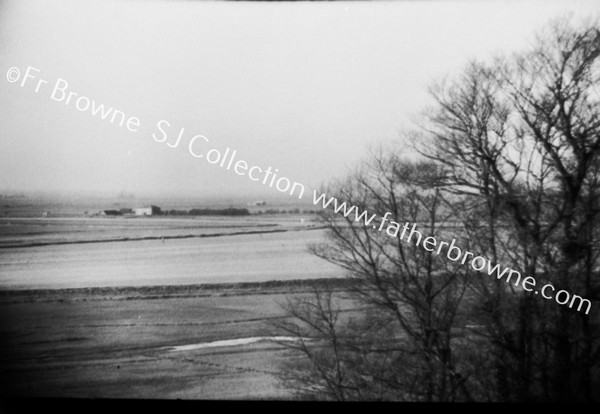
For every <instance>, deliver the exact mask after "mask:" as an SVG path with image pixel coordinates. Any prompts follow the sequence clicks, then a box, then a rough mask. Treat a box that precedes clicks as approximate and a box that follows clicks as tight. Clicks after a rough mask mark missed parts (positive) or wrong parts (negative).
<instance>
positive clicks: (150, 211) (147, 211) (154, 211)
mask: <svg viewBox="0 0 600 414" xmlns="http://www.w3.org/2000/svg"><path fill="white" fill-rule="evenodd" d="M134 212H135V215H136V216H155V215H158V214H160V207H156V206H149V207H140V208H136V209H135V210H134Z"/></svg>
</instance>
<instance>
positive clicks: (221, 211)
mask: <svg viewBox="0 0 600 414" xmlns="http://www.w3.org/2000/svg"><path fill="white" fill-rule="evenodd" d="M316 213H317V212H316V211H315V210H300V209H299V208H294V209H290V210H285V209H281V210H279V209H268V210H264V211H263V210H258V211H257V212H255V213H251V212H250V211H249V210H248V209H247V208H233V207H229V208H216V209H215V208H193V209H191V210H165V211H164V212H163V213H162V214H163V215H165V216H249V215H251V214H255V215H262V214H316Z"/></svg>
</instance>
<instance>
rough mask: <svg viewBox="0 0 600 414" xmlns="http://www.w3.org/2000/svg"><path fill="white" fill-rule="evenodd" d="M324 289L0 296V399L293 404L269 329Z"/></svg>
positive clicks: (282, 353)
mask: <svg viewBox="0 0 600 414" xmlns="http://www.w3.org/2000/svg"><path fill="white" fill-rule="evenodd" d="M323 282H325V283H334V285H335V283H336V282H335V281H333V282H332V281H317V280H313V281H297V282H278V283H273V282H271V283H257V284H242V285H235V284H231V285H204V286H198V285H196V286H179V287H168V286H160V287H158V286H157V287H147V288H104V289H99V288H89V289H70V290H46V291H40V290H38V291H11V292H6V291H5V292H2V293H1V294H0V315H2V323H1V324H0V344H1V345H2V350H3V352H2V353H1V354H0V396H2V397H7V396H27V397H85V398H88V397H99V398H162V399H174V398H181V399H292V398H293V397H294V395H293V391H292V390H290V389H286V388H284V387H283V385H282V384H281V383H280V382H279V380H278V377H277V372H278V371H280V370H281V368H282V366H281V364H282V363H283V362H284V361H289V360H290V358H294V355H293V354H292V353H291V351H289V350H288V349H286V348H285V347H283V346H282V345H281V344H278V343H276V342H273V341H271V340H269V338H270V337H273V336H279V335H282V333H281V332H278V330H277V328H276V327H275V326H274V325H273V322H275V321H278V320H280V319H281V318H282V317H283V316H284V311H283V309H282V307H281V305H282V304H284V303H285V302H286V301H287V300H288V298H290V297H292V296H299V295H306V294H308V292H309V291H310V290H311V289H314V288H315V287H317V288H318V287H319V286H323ZM341 306H342V307H344V306H345V307H346V308H347V309H348V310H350V309H351V308H350V302H347V303H345V304H344V303H342V304H341ZM215 341H226V342H217V343H215ZM207 344H209V345H208V347H207ZM185 345H192V346H191V349H185V348H184V349H177V348H176V347H179V346H185Z"/></svg>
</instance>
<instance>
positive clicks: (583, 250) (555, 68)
mask: <svg viewBox="0 0 600 414" xmlns="http://www.w3.org/2000/svg"><path fill="white" fill-rule="evenodd" d="M599 76H600V31H599V29H598V26H597V24H590V23H588V24H585V25H584V26H583V27H581V28H574V27H573V25H572V24H571V23H570V22H569V21H567V20H561V21H558V22H555V23H554V24H552V25H550V26H549V27H548V28H547V30H546V31H545V32H543V33H542V34H540V36H539V38H538V40H537V42H536V44H535V46H534V47H533V48H532V50H531V51H529V52H527V53H523V54H520V55H516V56H513V57H512V58H510V59H504V60H498V61H497V62H495V63H494V64H493V65H486V64H483V63H473V64H471V65H470V66H469V67H468V69H467V70H465V72H464V73H463V75H462V77H461V78H459V79H457V80H455V81H453V82H447V83H442V84H438V85H437V86H435V87H434V88H433V89H432V94H433V96H434V98H435V100H436V106H435V108H433V109H432V110H431V111H429V112H428V114H427V122H426V124H425V129H426V133H425V134H423V137H424V138H429V137H431V140H429V141H427V142H429V144H428V145H426V146H424V147H423V148H421V151H422V153H423V154H424V155H426V156H427V157H428V158H429V159H431V160H433V161H434V162H435V163H436V164H437V165H439V166H442V167H443V168H444V169H445V175H444V178H443V184H442V185H443V187H444V188H445V189H446V190H447V191H451V192H453V193H455V194H460V195H461V196H462V197H463V198H464V200H465V202H466V203H467V204H469V205H470V206H471V207H472V209H470V210H465V209H461V210H460V211H457V215H458V214H460V215H461V216H463V217H465V218H467V217H469V215H471V217H470V219H469V221H470V222H471V223H473V222H475V223H476V224H477V225H476V226H471V227H470V228H469V227H468V226H467V227H465V229H466V230H467V233H469V234H471V235H472V236H475V235H478V236H480V237H478V238H475V237H473V239H474V240H478V247H479V249H480V252H481V253H485V254H487V255H489V256H490V258H493V260H494V261H495V262H497V263H501V262H504V263H507V264H508V265H511V266H512V267H513V268H514V269H520V270H521V271H522V272H523V273H524V274H526V275H528V276H533V277H535V278H536V279H537V281H538V285H541V284H542V283H540V282H544V281H546V282H547V281H551V282H552V284H553V285H554V286H555V288H556V291H559V290H566V291H567V292H570V293H572V294H578V295H581V296H583V297H584V298H587V299H588V300H589V301H591V302H590V303H591V305H592V306H591V309H592V312H591V313H590V314H586V313H585V312H577V311H575V310H574V309H570V308H569V307H566V306H559V305H558V304H557V303H556V302H553V301H545V300H543V299H541V298H540V297H536V295H537V294H536V293H535V292H530V293H528V292H520V293H519V295H518V296H515V295H513V294H512V292H506V289H505V285H504V284H503V283H500V282H498V281H489V280H482V281H481V283H480V284H479V286H478V289H479V291H480V292H481V294H482V296H483V298H484V300H485V303H486V307H485V308H484V310H485V312H486V313H487V315H488V323H487V335H488V338H489V340H490V341H491V343H492V344H493V345H494V348H495V349H494V352H495V356H496V375H497V378H496V387H497V389H498V392H499V397H500V399H502V400H520V401H530V400H547V401H551V400H587V401H591V400H593V399H594V398H596V399H597V398H598V396H597V395H594V392H593V391H594V389H596V390H597V389H598V387H599V386H600V379H599V364H598V362H599V357H600V350H599V346H598V345H599V338H598V332H597V329H598V302H599V297H598V293H599V278H598V266H599V262H598V259H599V249H598V247H599V238H598V236H599V231H598V230H599V225H598V213H599V212H600V210H599V208H600V204H599V202H598V194H599V190H600V188H599V186H598V180H599V178H600V177H599V173H600V170H599V163H600V159H599V158H600V108H599V106H598V105H599V98H600V94H599V92H600V90H599V85H600V83H599V81H600V78H599ZM475 211H477V213H474V212H475ZM473 214H477V215H478V217H477V219H476V220H472V217H473ZM538 293H539V292H538ZM507 304H514V306H515V307H512V306H510V305H509V306H507ZM582 304H583V302H581V301H579V302H578V303H573V302H572V303H570V305H574V307H575V308H577V307H579V309H580V310H581V306H582ZM583 310H584V311H585V310H586V309H585V307H584V309H583Z"/></svg>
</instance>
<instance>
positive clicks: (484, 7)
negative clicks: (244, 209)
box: [0, 0, 600, 196]
mask: <svg viewBox="0 0 600 414" xmlns="http://www.w3.org/2000/svg"><path fill="white" fill-rule="evenodd" d="M567 12H573V13H574V14H575V16H585V15H597V14H598V13H599V12H600V2H599V1H597V0H590V1H573V0H565V1H547V0H544V1H490V0H488V1H406V2H404V1H393V2H334V3H313V2H311V3H270V2H267V3H254V2H252V3H240V2H231V3H226V2H192V1H81V0H77V1H23V0H16V1H4V2H2V3H0V71H1V75H2V76H1V77H0V108H1V111H0V126H1V128H0V191H28V190H66V191H79V190H85V191H102V192H109V193H117V192H119V191H129V192H133V193H135V194H136V195H142V194H144V193H146V194H148V193H150V194H159V193H168V194H183V195H193V196H202V195H215V194H218V195H248V196H254V195H268V194H273V193H276V191H275V190H274V189H272V188H268V187H267V186H265V185H263V184H261V183H260V182H253V181H251V180H250V179H249V178H248V177H247V176H239V175H236V174H235V173H234V172H233V171H231V170H230V171H227V170H225V169H223V168H220V167H218V166H217V165H211V164H209V163H208V162H206V160H205V159H198V158H194V157H193V156H192V155H191V154H190V153H189V151H188V142H189V140H190V139H191V137H192V136H194V135H198V134H199V135H203V136H204V137H206V138H207V139H208V140H209V141H210V142H209V143H208V144H207V143H206V142H204V141H202V142H201V141H197V148H198V152H201V151H207V150H208V149H210V148H216V149H218V150H220V151H222V152H224V150H225V149H226V148H228V147H229V148H231V149H232V150H236V151H237V154H238V159H242V160H244V161H247V162H248V164H249V165H257V166H260V167H262V168H267V167H268V166H271V167H272V168H273V169H275V168H277V169H279V174H280V176H281V175H283V176H285V177H287V178H289V179H290V180H292V181H297V182H300V183H303V184H305V185H306V186H307V190H309V189H311V188H312V186H316V185H318V184H319V183H321V182H323V181H326V180H328V179H329V178H331V177H334V176H343V175H344V173H345V172H346V171H347V169H348V168H350V167H352V166H353V165H354V163H355V162H356V160H358V159H360V158H361V157H362V156H363V154H364V152H365V150H366V149H367V147H368V146H369V145H370V144H373V143H376V142H381V141H384V142H385V141H392V140H395V139H397V137H398V134H399V131H400V130H402V129H403V128H408V127H411V125H412V124H411V119H413V118H414V116H415V115H416V114H418V113H419V111H420V110H421V109H422V108H423V106H424V105H425V104H426V103H427V102H428V96H427V93H426V87H427V85H428V84H429V83H430V82H431V81H432V80H434V79H436V78H439V77H441V76H443V75H445V74H448V73H451V72H452V71H456V70H457V69H459V68H461V67H462V66H463V65H464V64H465V63H466V62H467V61H468V60H469V59H470V58H479V59H486V58H489V57H491V56H493V55H494V54H495V53H497V52H501V51H512V50H518V49H520V48H523V47H525V46H526V45H527V43H528V42H529V41H530V40H531V39H532V36H531V35H532V34H533V32H534V31H535V30H537V29H539V28H540V26H541V25H543V24H544V23H545V22H546V21H547V20H548V19H550V18H552V17H556V16H559V15H562V14H565V13H567ZM28 66H32V67H35V68H37V69H39V70H40V73H34V75H35V77H36V79H28V81H27V82H26V84H25V85H23V86H20V85H21V79H22V78H23V76H24V73H25V71H26V69H27V67H28ZM11 67H17V68H19V69H20V71H21V73H20V79H19V80H18V81H17V82H15V83H10V82H9V81H8V80H7V71H8V70H9V68H11ZM39 78H41V79H43V80H45V81H47V84H42V85H41V86H40V89H39V91H38V93H36V92H35V87H36V83H37V79H39ZM59 78H61V79H64V80H65V81H67V82H68V84H69V87H68V89H67V91H73V92H75V93H77V94H78V95H81V96H85V97H86V98H88V99H89V100H90V101H92V100H93V101H94V102H95V103H96V104H104V105H105V107H106V108H109V107H113V108H117V109H120V110H121V111H123V112H124V113H125V114H126V115H127V116H135V117H138V118H139V119H140V124H141V126H140V127H139V130H138V131H137V132H131V131H128V130H127V129H126V128H125V127H119V126H118V125H115V124H111V123H109V122H108V120H102V119H100V118H99V117H98V116H93V115H92V114H91V111H90V110H86V111H79V110H77V109H76V107H75V105H74V102H71V103H70V104H68V105H66V104H65V102H64V100H63V101H62V102H57V101H55V100H52V99H51V92H52V90H53V88H54V86H55V84H56V82H57V79H59ZM57 98H58V95H57ZM85 103H86V101H85V100H81V101H80V105H81V106H84V105H85ZM160 120H167V121H168V122H169V123H170V125H171V128H169V129H167V132H168V136H169V138H168V140H167V141H166V142H162V143H160V142H157V141H156V140H155V139H153V137H152V134H153V133H154V134H155V136H157V138H162V135H161V133H160V131H159V130H158V129H157V123H158V122H159V121H160ZM164 125H165V124H163V126H164ZM180 128H185V132H184V135H183V138H182V141H181V145H180V146H179V147H177V148H170V147H169V146H167V145H166V143H167V142H174V141H175V139H176V138H177V133H178V131H179V130H180ZM134 129H135V128H134ZM165 129H166V128H165Z"/></svg>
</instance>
